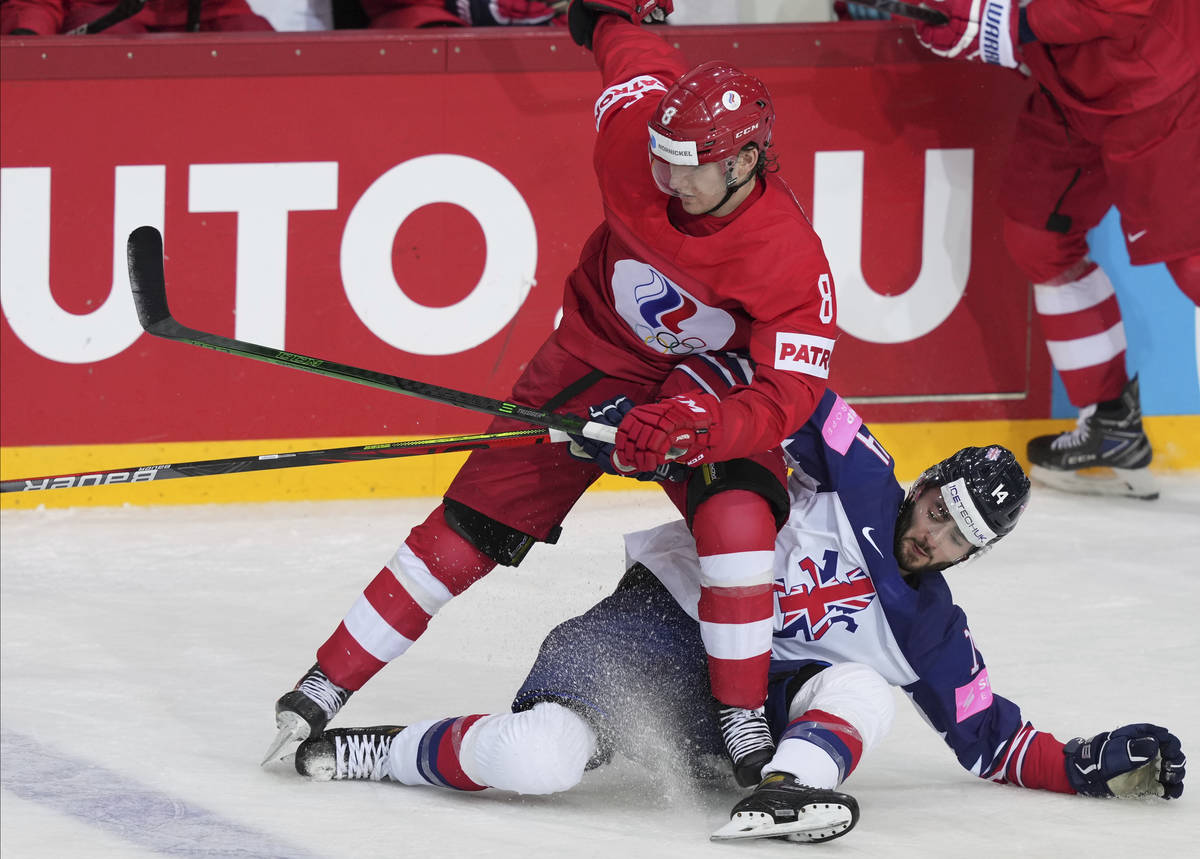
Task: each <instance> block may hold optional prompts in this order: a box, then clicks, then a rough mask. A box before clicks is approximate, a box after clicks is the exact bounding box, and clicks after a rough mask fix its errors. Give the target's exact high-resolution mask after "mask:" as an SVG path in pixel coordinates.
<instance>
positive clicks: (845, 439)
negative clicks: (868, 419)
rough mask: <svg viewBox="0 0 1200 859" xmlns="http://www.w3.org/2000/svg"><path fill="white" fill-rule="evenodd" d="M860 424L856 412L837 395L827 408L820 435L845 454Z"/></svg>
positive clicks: (860, 420)
mask: <svg viewBox="0 0 1200 859" xmlns="http://www.w3.org/2000/svg"><path fill="white" fill-rule="evenodd" d="M860 426H862V418H860V417H859V416H858V412H856V411H854V409H852V408H850V404H849V403H847V402H846V401H845V400H843V399H842V398H841V397H838V398H837V399H836V400H834V402H833V408H832V409H830V410H829V417H827V418H825V423H824V424H823V425H822V426H821V435H823V436H824V437H825V443H826V444H827V445H829V446H830V447H832V448H833V449H834V450H836V451H837V452H838V453H841V454H845V452H846V451H848V450H849V449H850V445H851V444H852V443H853V442H854V435H855V433H857V432H858V428H859V427H860Z"/></svg>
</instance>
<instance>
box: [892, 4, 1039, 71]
mask: <svg viewBox="0 0 1200 859" xmlns="http://www.w3.org/2000/svg"><path fill="white" fill-rule="evenodd" d="M929 7H930V8H931V9H936V10H937V11H939V12H943V13H944V14H945V15H946V17H948V18H949V19H950V21H949V23H947V24H942V25H939V26H934V25H932V24H926V23H924V22H921V21H918V22H916V24H915V25H914V27H915V29H916V32H917V39H918V40H920V42H921V44H922V45H924V46H925V47H927V48H929V50H931V51H933V52H934V53H935V54H937V55H938V56H939V57H950V58H954V57H962V58H963V59H967V60H980V61H982V62H985V63H995V64H997V65H1001V66H1007V67H1008V68H1010V69H1015V68H1016V67H1017V66H1019V65H1020V60H1019V59H1018V55H1019V52H1018V50H1017V45H1018V44H1019V40H1018V37H1017V22H1018V20H1019V12H1020V4H1019V2H1018V0H929Z"/></svg>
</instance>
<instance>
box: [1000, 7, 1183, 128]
mask: <svg viewBox="0 0 1200 859" xmlns="http://www.w3.org/2000/svg"><path fill="white" fill-rule="evenodd" d="M1025 15H1026V20H1027V21H1028V22H1029V28H1030V29H1031V30H1032V31H1033V34H1034V35H1035V36H1037V41H1036V42H1032V43H1029V44H1026V45H1024V46H1023V47H1022V53H1023V55H1024V60H1025V63H1026V65H1028V66H1029V68H1030V70H1031V71H1032V72H1033V76H1034V78H1035V79H1036V80H1037V81H1038V83H1040V84H1042V86H1044V87H1046V89H1048V90H1049V91H1050V93H1051V94H1052V95H1053V96H1054V97H1055V98H1056V99H1057V100H1058V101H1059V102H1061V103H1062V104H1065V105H1067V106H1069V107H1072V108H1075V109H1077V110H1082V111H1086V112H1089V113H1100V114H1122V113H1131V112H1133V111H1135V110H1140V109H1142V108H1145V107H1149V106H1151V105H1154V104H1158V103H1159V102H1160V101H1162V100H1163V99H1164V98H1166V97H1167V96H1169V95H1171V94H1172V93H1174V92H1175V91H1176V90H1178V89H1179V88H1180V87H1181V86H1183V85H1184V84H1185V83H1187V82H1188V81H1189V80H1191V79H1192V78H1194V77H1196V76H1197V74H1200V2H1197V0H1033V2H1031V3H1029V5H1028V6H1027V7H1026V9H1025Z"/></svg>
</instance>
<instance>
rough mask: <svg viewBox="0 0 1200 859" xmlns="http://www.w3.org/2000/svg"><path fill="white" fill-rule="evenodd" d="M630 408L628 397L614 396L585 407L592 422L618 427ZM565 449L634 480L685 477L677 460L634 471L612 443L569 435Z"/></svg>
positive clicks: (608, 471) (613, 472) (667, 479)
mask: <svg viewBox="0 0 1200 859" xmlns="http://www.w3.org/2000/svg"><path fill="white" fill-rule="evenodd" d="M631 409H633V402H632V401H630V399H629V398H628V397H614V398H613V399H611V400H608V401H606V402H603V403H600V404H599V405H595V406H588V419H589V420H592V421H595V422H596V423H601V424H608V425H609V426H611V427H615V426H619V425H620V424H621V421H622V419H623V418H624V417H625V415H627V414H629V412H630V410H631ZM567 452H568V453H570V454H571V456H573V457H575V458H576V459H583V460H587V461H588V462H594V463H596V465H598V466H600V467H601V468H602V469H604V471H605V472H606V473H608V474H618V475H621V476H622V477H633V478H636V479H637V480H656V481H660V482H661V481H664V480H666V481H670V482H672V483H682V482H683V481H685V480H687V478H688V475H689V473H690V472H689V471H688V469H687V468H686V467H685V466H683V465H681V464H680V463H678V462H667V463H664V464H663V465H660V466H658V467H657V468H653V469H647V470H645V471H638V470H637V469H635V468H633V467H632V466H625V465H624V464H623V463H622V462H621V461H620V460H619V459H618V458H617V457H616V456H615V446H614V445H612V444H609V443H607V442H603V441H596V440H595V439H590V438H585V437H584V436H581V435H573V436H571V443H570V445H568V447H567Z"/></svg>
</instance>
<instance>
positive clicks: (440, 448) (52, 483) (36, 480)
mask: <svg viewBox="0 0 1200 859" xmlns="http://www.w3.org/2000/svg"><path fill="white" fill-rule="evenodd" d="M569 438H570V437H569V436H567V435H566V434H565V433H559V432H557V431H556V430H550V431H549V432H547V431H546V430H541V429H527V430H511V431H509V432H495V433H479V434H477V435H458V436H448V437H446V438H425V439H413V440H412V441H389V442H384V443H381V444H364V445H359V446H356V447H335V448H331V449H329V450H302V451H296V452H294V453H269V454H264V455H262V456H235V457H231V458H229V459H202V460H197V461H196V462H179V463H175V464H173V465H138V466H133V467H131V468H113V469H109V470H108V471H86V472H80V473H77V474H56V475H52V476H49V477H23V478H17V479H15V480H4V481H0V493H3V492H35V491H37V490H41V489H72V488H74V487H84V486H115V485H119V484H127V483H150V482H151V481H155V480H174V479H176V478H180V477H208V476H211V475H214V474H242V473H245V472H249V471H268V470H272V469H276V468H302V467H304V466H308V465H330V464H337V463H345V462H369V461H371V460H375V459H398V458H400V457H404V456H424V455H426V454H433V453H456V452H459V451H464V450H481V449H487V450H492V449H495V448H501V447H524V446H526V445H533V444H543V443H545V442H560V441H567V440H568V439H569Z"/></svg>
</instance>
